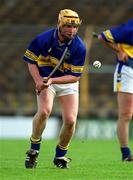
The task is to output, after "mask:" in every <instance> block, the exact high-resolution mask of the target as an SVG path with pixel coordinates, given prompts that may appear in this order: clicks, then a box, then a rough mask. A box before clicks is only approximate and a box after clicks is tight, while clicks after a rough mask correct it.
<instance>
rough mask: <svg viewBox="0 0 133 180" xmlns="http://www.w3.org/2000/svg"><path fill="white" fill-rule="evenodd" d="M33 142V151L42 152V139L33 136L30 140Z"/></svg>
mask: <svg viewBox="0 0 133 180" xmlns="http://www.w3.org/2000/svg"><path fill="white" fill-rule="evenodd" d="M30 141H31V147H30V148H31V149H33V150H36V151H39V150H40V143H41V138H34V137H33V136H31V138H30Z"/></svg>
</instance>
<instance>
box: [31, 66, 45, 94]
mask: <svg viewBox="0 0 133 180" xmlns="http://www.w3.org/2000/svg"><path fill="white" fill-rule="evenodd" d="M28 68H29V72H30V74H31V76H32V78H33V80H34V82H35V87H36V92H41V90H43V89H44V88H46V87H47V85H45V84H44V82H43V78H42V77H41V76H40V74H39V70H38V67H37V66H36V64H30V63H28Z"/></svg>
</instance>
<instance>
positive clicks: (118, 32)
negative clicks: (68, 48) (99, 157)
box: [98, 19, 133, 161]
mask: <svg viewBox="0 0 133 180" xmlns="http://www.w3.org/2000/svg"><path fill="white" fill-rule="evenodd" d="M98 38H99V40H100V41H101V42H102V43H103V44H105V45H106V46H107V47H109V48H111V49H112V50H113V51H114V52H115V53H116V55H117V66H116V70H115V73H114V92H117V102H118V122H117V134H118V139H119V143H120V146H121V153H122V160H123V161H133V157H132V155H131V150H130V148H129V146H128V143H129V142H128V141H129V124H130V121H131V120H132V117H133V67H131V66H129V65H128V63H127V62H128V59H129V58H130V61H133V19H132V20H129V21H128V22H127V24H123V25H120V26H118V27H115V28H112V29H110V30H106V31H104V32H102V33H101V34H100V35H99V36H98Z"/></svg>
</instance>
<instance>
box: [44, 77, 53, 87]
mask: <svg viewBox="0 0 133 180" xmlns="http://www.w3.org/2000/svg"><path fill="white" fill-rule="evenodd" d="M43 82H44V85H45V86H46V87H48V86H49V85H50V84H52V78H50V79H47V78H43Z"/></svg>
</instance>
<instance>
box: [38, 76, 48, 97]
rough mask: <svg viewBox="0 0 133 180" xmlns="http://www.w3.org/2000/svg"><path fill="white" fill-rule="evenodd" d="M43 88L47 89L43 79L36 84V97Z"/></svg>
mask: <svg viewBox="0 0 133 180" xmlns="http://www.w3.org/2000/svg"><path fill="white" fill-rule="evenodd" d="M44 88H47V86H46V85H45V83H44V81H43V79H42V80H40V81H38V82H36V94H37V95H40V93H41V91H42V90H43V89H44Z"/></svg>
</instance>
